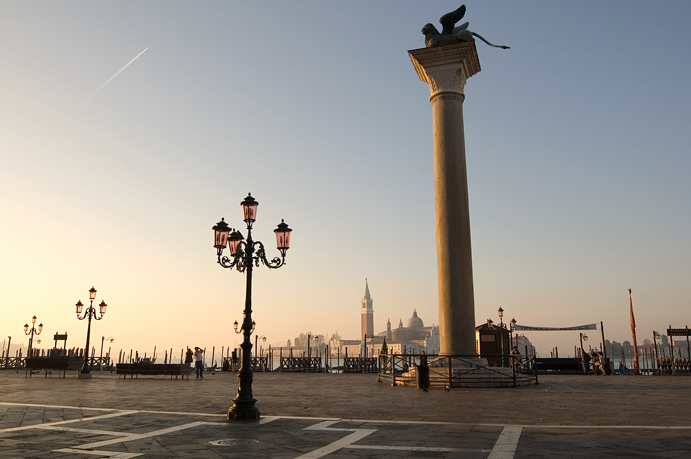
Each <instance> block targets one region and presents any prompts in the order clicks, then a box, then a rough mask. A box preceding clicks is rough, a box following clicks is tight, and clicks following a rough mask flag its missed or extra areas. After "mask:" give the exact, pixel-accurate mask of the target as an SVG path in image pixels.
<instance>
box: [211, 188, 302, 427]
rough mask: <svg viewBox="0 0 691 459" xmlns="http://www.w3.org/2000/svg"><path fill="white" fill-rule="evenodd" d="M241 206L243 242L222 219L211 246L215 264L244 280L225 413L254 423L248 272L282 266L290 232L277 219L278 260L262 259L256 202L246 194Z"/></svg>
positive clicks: (263, 253)
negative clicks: (236, 364)
mask: <svg viewBox="0 0 691 459" xmlns="http://www.w3.org/2000/svg"><path fill="white" fill-rule="evenodd" d="M240 204H241V205H242V213H243V220H244V222H245V224H246V225H247V239H245V238H244V237H243V236H242V233H240V232H239V231H235V230H234V229H232V228H230V227H229V226H228V224H227V223H226V222H225V220H224V219H221V221H220V222H218V223H216V225H214V227H213V228H212V229H213V230H214V247H215V248H216V254H217V257H218V264H219V265H221V266H222V267H224V268H228V269H233V268H235V269H237V270H238V271H239V272H241V273H242V272H244V273H245V275H246V280H247V287H246V290H245V310H244V312H243V319H242V325H241V327H240V331H238V323H237V322H235V323H234V324H233V325H234V328H235V332H236V333H242V334H243V335H244V339H243V341H242V344H241V345H240V347H241V348H242V364H241V367H240V372H239V373H238V386H239V387H238V394H237V396H236V397H235V398H234V399H233V406H231V407H230V409H229V410H228V419H229V420H246V421H254V420H257V419H259V409H258V408H257V406H256V402H257V400H256V399H254V398H253V397H252V379H253V376H252V341H251V340H250V335H251V334H252V332H253V331H254V327H255V325H256V324H255V323H254V321H252V269H253V267H254V266H256V267H259V264H260V263H262V264H264V265H265V266H266V267H267V268H269V269H276V268H280V267H281V266H283V265H284V264H285V256H286V251H287V250H288V248H290V233H291V231H293V230H292V229H290V228H288V225H287V224H286V223H285V222H284V221H283V220H281V223H279V224H278V227H277V228H276V229H275V230H274V233H275V234H276V246H277V248H278V250H279V252H280V253H281V257H280V258H279V257H275V258H273V259H272V260H271V261H269V260H268V259H267V258H266V251H265V250H264V244H262V243H261V242H260V241H256V242H255V241H254V240H253V239H252V224H253V223H254V222H255V221H256V219H257V206H258V205H259V203H258V202H257V201H256V200H255V199H254V198H253V197H252V195H251V194H248V195H247V197H246V198H245V199H244V200H243V201H242V202H241V203H240ZM226 246H228V251H229V252H230V256H229V257H228V256H225V255H224V254H223V250H224V249H225V247H226Z"/></svg>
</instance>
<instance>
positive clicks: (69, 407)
mask: <svg viewBox="0 0 691 459" xmlns="http://www.w3.org/2000/svg"><path fill="white" fill-rule="evenodd" d="M0 405H7V406H35V407H38V408H62V409H69V410H92V411H120V410H118V409H115V408H87V407H84V406H64V405H37V404H34V403H9V402H0Z"/></svg>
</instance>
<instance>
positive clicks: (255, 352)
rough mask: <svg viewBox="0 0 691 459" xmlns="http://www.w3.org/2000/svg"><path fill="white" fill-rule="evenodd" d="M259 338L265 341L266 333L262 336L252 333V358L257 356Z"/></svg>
mask: <svg viewBox="0 0 691 459" xmlns="http://www.w3.org/2000/svg"><path fill="white" fill-rule="evenodd" d="M259 340H262V341H263V342H265V343H266V335H262V336H259V335H254V358H255V359H256V358H257V350H258V349H259V347H258V346H257V341H259Z"/></svg>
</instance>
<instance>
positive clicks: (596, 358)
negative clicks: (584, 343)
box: [581, 349, 607, 375]
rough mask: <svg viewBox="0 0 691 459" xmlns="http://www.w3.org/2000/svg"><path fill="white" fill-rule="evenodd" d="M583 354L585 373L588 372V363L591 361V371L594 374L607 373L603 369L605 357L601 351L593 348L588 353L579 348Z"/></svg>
mask: <svg viewBox="0 0 691 459" xmlns="http://www.w3.org/2000/svg"><path fill="white" fill-rule="evenodd" d="M581 352H582V354H583V367H584V368H583V370H584V372H585V374H590V364H591V362H592V365H593V371H594V372H595V374H596V375H604V374H607V373H606V371H605V357H604V355H603V354H602V352H601V351H596V350H595V349H593V350H592V351H591V353H590V354H588V353H587V352H585V350H584V349H581Z"/></svg>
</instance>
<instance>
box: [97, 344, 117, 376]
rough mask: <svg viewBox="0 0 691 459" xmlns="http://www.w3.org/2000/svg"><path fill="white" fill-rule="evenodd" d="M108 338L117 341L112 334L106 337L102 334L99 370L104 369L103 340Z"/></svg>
mask: <svg viewBox="0 0 691 459" xmlns="http://www.w3.org/2000/svg"><path fill="white" fill-rule="evenodd" d="M106 340H108V341H110V342H111V343H112V342H113V341H115V338H113V337H112V336H110V337H108V338H106V337H105V336H101V354H100V356H99V359H98V360H99V364H98V368H99V370H103V342H104V341H106Z"/></svg>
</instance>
